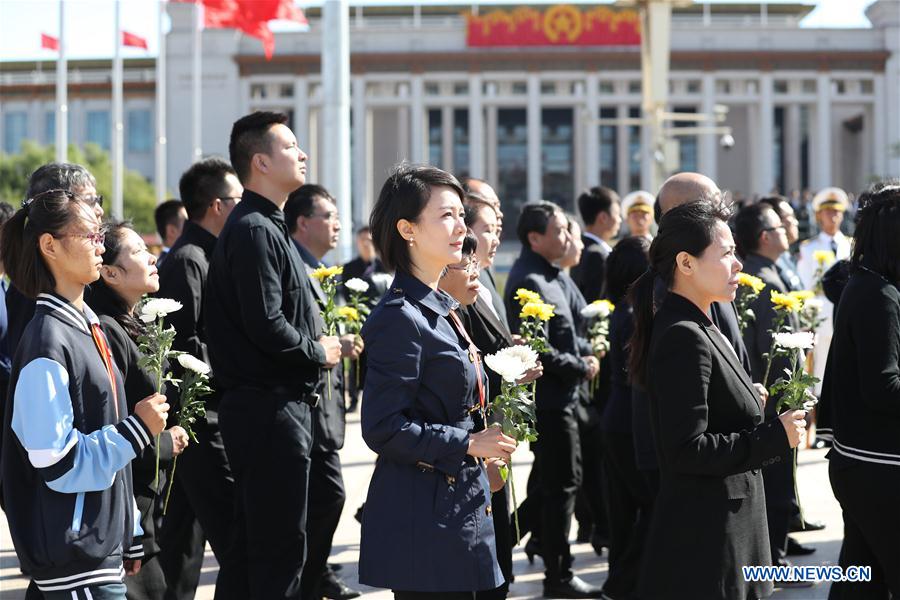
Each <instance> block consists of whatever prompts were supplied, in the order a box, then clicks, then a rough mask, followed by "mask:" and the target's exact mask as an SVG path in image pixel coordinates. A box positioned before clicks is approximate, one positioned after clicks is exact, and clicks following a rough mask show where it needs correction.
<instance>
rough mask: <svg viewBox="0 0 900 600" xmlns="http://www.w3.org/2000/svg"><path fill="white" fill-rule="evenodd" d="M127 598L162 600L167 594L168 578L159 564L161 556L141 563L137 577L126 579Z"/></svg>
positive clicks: (155, 556) (130, 576)
mask: <svg viewBox="0 0 900 600" xmlns="http://www.w3.org/2000/svg"><path fill="white" fill-rule="evenodd" d="M125 588H126V592H125V597H126V598H127V599H128V600H162V598H164V597H165V593H166V578H165V576H164V575H163V571H162V568H160V564H159V555H158V554H154V555H153V556H151V557H150V558H145V559H144V560H142V561H141V570H140V571H138V574H137V575H129V576H127V577H125Z"/></svg>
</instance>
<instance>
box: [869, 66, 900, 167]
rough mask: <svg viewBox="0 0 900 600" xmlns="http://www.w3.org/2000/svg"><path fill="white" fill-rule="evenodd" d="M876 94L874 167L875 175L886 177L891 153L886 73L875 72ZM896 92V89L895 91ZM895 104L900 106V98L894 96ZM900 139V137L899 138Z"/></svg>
mask: <svg viewBox="0 0 900 600" xmlns="http://www.w3.org/2000/svg"><path fill="white" fill-rule="evenodd" d="M872 91H873V92H874V94H875V100H874V102H873V103H872V123H871V127H872V149H873V150H874V153H873V157H874V160H873V164H872V168H873V169H874V170H875V175H878V176H879V177H886V176H887V174H888V170H887V157H888V156H889V155H890V148H889V147H888V146H889V144H888V143H887V137H886V136H885V132H886V130H887V119H888V117H889V115H888V114H887V113H888V111H887V110H886V107H887V106H889V105H888V104H887V100H886V98H885V95H886V90H885V85H884V75H882V74H881V73H876V74H875V81H874V87H873V90H872ZM895 94H896V91H895ZM894 106H895V107H898V106H900V98H894ZM898 141H900V138H898Z"/></svg>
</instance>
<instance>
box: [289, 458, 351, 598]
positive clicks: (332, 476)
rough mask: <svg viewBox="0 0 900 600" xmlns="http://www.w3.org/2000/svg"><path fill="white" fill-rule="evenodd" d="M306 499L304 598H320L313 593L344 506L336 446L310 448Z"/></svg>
mask: <svg viewBox="0 0 900 600" xmlns="http://www.w3.org/2000/svg"><path fill="white" fill-rule="evenodd" d="M310 458H311V463H310V469H309V500H308V501H307V507H308V508H307V519H306V545H307V558H306V565H305V566H304V567H303V576H302V578H301V580H300V581H301V583H300V587H301V590H302V592H301V596H302V598H304V600H312V599H314V598H315V599H318V598H321V594H320V595H318V596H317V595H316V593H317V589H318V587H319V582H320V581H321V580H322V577H323V576H324V575H325V571H326V567H327V566H328V556H329V555H330V554H331V543H332V541H333V539H334V532H335V531H337V528H338V522H339V521H340V520H341V512H342V511H343V510H344V501H346V499H347V496H346V494H345V493H344V478H343V477H342V475H341V459H340V456H338V453H337V450H332V451H328V452H313V453H312V454H311V456H310Z"/></svg>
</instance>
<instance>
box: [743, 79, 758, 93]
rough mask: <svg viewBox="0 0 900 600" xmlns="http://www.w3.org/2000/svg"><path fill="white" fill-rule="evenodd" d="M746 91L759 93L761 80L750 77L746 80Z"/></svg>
mask: <svg viewBox="0 0 900 600" xmlns="http://www.w3.org/2000/svg"><path fill="white" fill-rule="evenodd" d="M744 91H745V92H746V93H748V94H758V93H759V82H758V81H757V80H755V79H748V80H747V81H745V82H744Z"/></svg>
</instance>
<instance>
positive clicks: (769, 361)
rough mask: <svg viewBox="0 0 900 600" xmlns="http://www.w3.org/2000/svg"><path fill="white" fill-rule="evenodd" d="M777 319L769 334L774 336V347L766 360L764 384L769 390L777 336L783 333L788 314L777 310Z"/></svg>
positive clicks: (770, 349)
mask: <svg viewBox="0 0 900 600" xmlns="http://www.w3.org/2000/svg"><path fill="white" fill-rule="evenodd" d="M775 312H776V314H777V317H776V319H775V323H774V324H773V325H772V329H771V330H769V334H770V335H771V336H772V346H771V347H770V348H769V357H768V359H767V360H766V374H765V375H764V376H763V380H762V384H763V387H765V388H766V389H768V387H769V371H771V370H772V361H773V360H774V359H775V334H776V333H781V328H782V326H783V325H784V321H785V319H786V318H787V313H786V312H784V311H780V310H777V309H776V311H775Z"/></svg>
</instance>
